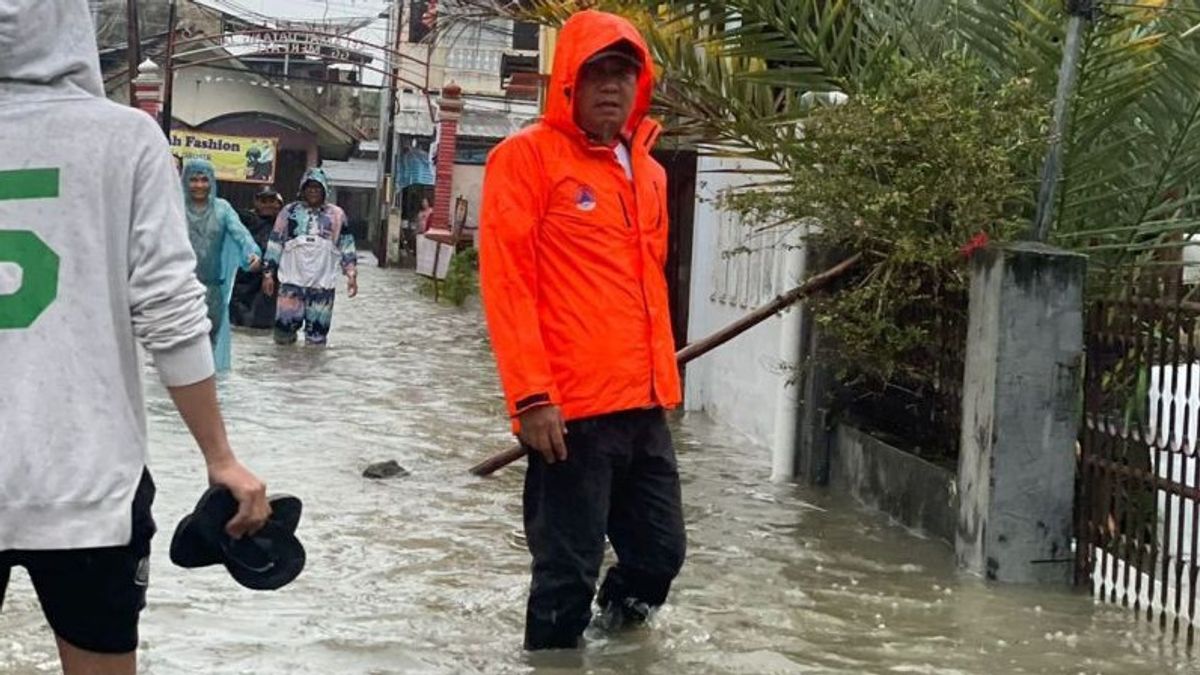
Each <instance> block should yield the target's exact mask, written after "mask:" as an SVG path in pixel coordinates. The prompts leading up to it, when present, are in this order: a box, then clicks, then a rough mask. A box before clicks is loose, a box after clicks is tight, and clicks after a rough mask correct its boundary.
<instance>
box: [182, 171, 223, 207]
mask: <svg viewBox="0 0 1200 675" xmlns="http://www.w3.org/2000/svg"><path fill="white" fill-rule="evenodd" d="M196 176H206V177H207V178H208V185H209V190H208V205H209V206H212V205H213V204H216V203H217V172H216V170H214V169H213V165H212V163H211V162H208V161H206V160H203V159H189V160H187V161H186V162H184V163H183V172H182V178H181V182H182V183H183V194H184V196H185V197H186V200H187V203H188V206H189V207H190V206H191V203H192V197H191V186H190V185H189V184H190V183H191V181H192V178H194V177H196Z"/></svg>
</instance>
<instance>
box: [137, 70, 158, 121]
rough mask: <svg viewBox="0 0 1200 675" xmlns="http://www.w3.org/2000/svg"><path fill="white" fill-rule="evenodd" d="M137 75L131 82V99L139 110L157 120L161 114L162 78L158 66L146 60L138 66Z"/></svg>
mask: <svg viewBox="0 0 1200 675" xmlns="http://www.w3.org/2000/svg"><path fill="white" fill-rule="evenodd" d="M137 72H138V75H137V77H136V78H134V80H133V97H134V99H135V100H136V101H137V107H138V109H139V110H141V111H143V112H145V113H146V114H147V115H150V116H151V117H153V118H154V119H158V114H159V113H160V112H162V98H163V76H162V69H161V68H159V67H158V64H157V63H155V62H153V61H151V60H150V59H146V60H145V61H143V62H142V63H141V65H139V66H138V69H137Z"/></svg>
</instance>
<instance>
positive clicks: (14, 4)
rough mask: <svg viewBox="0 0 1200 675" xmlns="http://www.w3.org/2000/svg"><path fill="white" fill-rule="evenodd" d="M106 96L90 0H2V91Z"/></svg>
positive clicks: (0, 2)
mask: <svg viewBox="0 0 1200 675" xmlns="http://www.w3.org/2000/svg"><path fill="white" fill-rule="evenodd" d="M48 89H52V90H55V91H56V92H57V93H60V94H79V95H87V96H97V97H103V96H104V83H103V80H102V79H101V78H100V61H99V56H98V54H97V51H96V35H95V32H94V30H93V28H92V19H91V15H90V13H89V12H88V7H87V0H0V92H3V93H5V94H10V93H23V92H30V91H36V90H48Z"/></svg>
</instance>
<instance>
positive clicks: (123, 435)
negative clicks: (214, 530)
mask: <svg viewBox="0 0 1200 675" xmlns="http://www.w3.org/2000/svg"><path fill="white" fill-rule="evenodd" d="M178 181H179V179H178V176H177V175H176V171H175V166H174V163H173V161H172V159H171V154H170V152H169V149H168V146H167V142H166V139H164V138H163V135H162V132H161V131H160V130H159V129H158V126H157V124H156V123H155V121H154V120H153V119H151V118H150V117H149V116H147V115H146V114H145V113H143V112H140V111H138V110H134V109H131V108H126V107H123V106H120V105H117V104H115V103H112V102H110V101H108V100H106V99H105V98H104V87H103V84H102V82H101V78H100V68H99V58H98V55H97V51H96V41H95V37H94V33H93V27H92V23H91V19H90V16H89V12H88V6H87V2H86V0H0V600H2V599H3V595H4V591H5V588H6V585H7V580H8V576H9V571H10V570H11V569H12V568H13V567H14V566H21V567H24V568H25V569H26V571H27V572H28V573H29V576H30V578H31V579H32V581H33V584H34V587H35V589H36V591H37V595H38V599H39V600H40V602H41V605H42V609H43V613H44V614H45V616H46V618H47V621H48V622H49V624H50V627H51V628H52V629H53V630H54V632H55V635H56V637H57V640H58V650H59V656H60V658H61V661H62V666H63V671H64V672H65V673H67V675H74V674H75V673H88V674H89V675H118V674H126V673H128V674H130V675H132V673H134V672H135V670H136V648H137V643H138V630H137V628H138V615H139V612H140V610H141V608H142V607H143V606H144V603H145V589H146V585H147V582H148V565H147V556H148V554H149V550H150V538H151V537H152V535H153V534H154V531H155V526H154V521H153V518H152V517H151V514H150V506H151V502H152V501H153V497H154V484H153V482H152V480H151V478H150V475H149V472H148V471H147V470H146V464H147V453H146V419H145V404H144V396H143V392H142V380H141V366H140V363H139V360H140V359H139V353H138V349H137V345H138V344H141V345H142V346H143V347H144V348H145V350H146V351H147V352H149V354H150V355H151V356H152V358H153V361H154V364H155V366H156V368H157V370H158V374H159V377H160V378H161V380H162V382H163V384H164V385H165V386H166V387H167V389H168V390H169V392H170V395H171V397H172V399H173V400H174V402H175V405H176V407H177V408H178V410H179V412H180V414H181V415H182V417H183V420H184V422H186V424H187V426H188V428H189V429H190V430H191V432H192V436H193V437H194V438H195V441H196V443H197V444H198V445H199V448H200V451H201V452H202V453H203V456H204V460H205V462H206V464H207V469H208V479H209V481H210V482H211V483H213V484H220V485H225V486H227V487H229V488H230V490H231V491H232V492H233V494H234V495H235V497H236V498H237V500H238V503H239V511H238V513H237V515H236V516H235V517H234V518H233V519H232V520H231V521H230V522H229V523H228V525H227V530H228V531H229V533H230V534H231V535H233V536H235V537H240V536H243V535H245V534H246V533H249V532H254V531H256V530H257V529H258V528H260V527H261V526H262V524H263V523H264V522H265V521H266V520H267V518H268V516H269V512H270V507H269V506H268V504H267V500H266V488H265V486H264V485H263V483H262V481H260V480H259V479H258V478H257V477H255V475H254V474H252V473H251V472H250V471H249V470H248V469H247V468H246V467H245V466H243V465H242V464H241V463H240V462H239V461H238V459H237V458H236V457H235V456H234V453H233V451H232V450H231V448H230V445H229V441H228V439H227V437H226V433H225V425H224V422H223V421H222V418H221V412H220V409H219V407H218V404H217V396H216V387H215V385H214V380H213V355H212V349H211V347H210V345H209V338H208V333H209V321H208V318H207V310H206V307H205V291H204V288H203V287H202V286H201V285H200V283H199V282H198V281H197V280H196V277H195V269H196V259H195V257H194V255H193V253H192V249H191V246H190V244H189V242H188V235H187V229H186V221H185V218H184V210H183V209H184V205H183V198H182V195H181V194H180V190H179V188H178V184H179V183H178Z"/></svg>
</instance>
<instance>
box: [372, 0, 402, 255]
mask: <svg viewBox="0 0 1200 675" xmlns="http://www.w3.org/2000/svg"><path fill="white" fill-rule="evenodd" d="M401 18H402V10H401V5H400V2H399V0H392V3H391V5H390V6H389V7H388V30H387V33H388V44H387V49H386V50H385V52H384V70H386V71H387V73H388V82H387V85H388V86H387V88H386V91H387V93H386V94H385V96H384V98H383V100H382V101H380V106H379V150H380V153H379V163H378V166H379V170H378V171H379V179H378V181H377V183H376V191H375V192H376V199H375V209H374V214H375V219H376V222H377V223H378V224H379V229H378V232H379V234H378V238H377V240H376V242H375V257H376V259H377V260H378V263H379V266H380V267H386V266H387V263H388V260H387V251H388V221H389V214H390V213H391V206H392V205H391V199H390V195H391V191H392V190H391V188H392V178H393V176H392V173H393V171H394V169H393V166H392V165H393V164H394V161H393V158H394V156H395V150H396V147H395V136H396V134H395V133H394V131H393V130H394V126H395V119H396V93H397V88H398V87H397V83H398V81H399V77H400V59H399V52H400V40H401V35H402V28H403V21H401Z"/></svg>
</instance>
